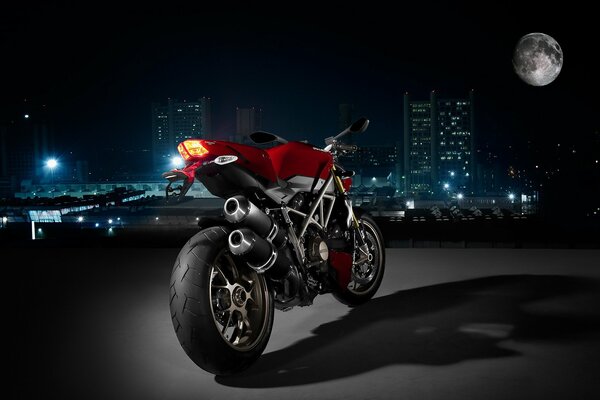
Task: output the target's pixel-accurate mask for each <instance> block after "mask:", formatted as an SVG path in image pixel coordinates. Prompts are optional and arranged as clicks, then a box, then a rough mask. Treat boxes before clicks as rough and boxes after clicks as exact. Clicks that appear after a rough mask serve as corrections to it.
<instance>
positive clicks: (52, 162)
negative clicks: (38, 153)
mask: <svg viewBox="0 0 600 400" xmlns="http://www.w3.org/2000/svg"><path fill="white" fill-rule="evenodd" d="M46 166H47V167H48V168H50V169H54V168H56V167H57V166H58V161H56V159H55V158H51V159H49V160H48V161H46Z"/></svg>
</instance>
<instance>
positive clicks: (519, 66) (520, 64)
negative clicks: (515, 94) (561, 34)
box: [513, 33, 563, 86]
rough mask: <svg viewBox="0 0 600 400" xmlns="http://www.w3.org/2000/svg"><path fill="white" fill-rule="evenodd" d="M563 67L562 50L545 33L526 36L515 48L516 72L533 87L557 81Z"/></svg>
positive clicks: (514, 61) (514, 62)
mask: <svg viewBox="0 0 600 400" xmlns="http://www.w3.org/2000/svg"><path fill="white" fill-rule="evenodd" d="M562 65H563V52H562V49H561V48H560V46H559V44H558V42H557V41H556V40H554V38H552V37H551V36H549V35H546V34H544V33H530V34H528V35H525V36H523V37H522V38H521V39H519V42H518V43H517V46H516V47H515V52H514V54H513V67H514V69H515V72H516V73H517V75H519V77H520V78H521V79H522V80H523V81H524V82H525V83H528V84H530V85H532V86H545V85H547V84H549V83H550V82H552V81H553V80H555V79H556V77H557V76H558V74H559V73H560V70H561V69H562Z"/></svg>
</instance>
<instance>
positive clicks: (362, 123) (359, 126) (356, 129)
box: [350, 117, 369, 133]
mask: <svg viewBox="0 0 600 400" xmlns="http://www.w3.org/2000/svg"><path fill="white" fill-rule="evenodd" d="M368 126H369V120H368V119H366V118H365V117H361V118H359V119H358V120H356V122H354V123H353V124H352V125H351V126H350V132H351V133H363V132H364V131H366V130H367V127H368Z"/></svg>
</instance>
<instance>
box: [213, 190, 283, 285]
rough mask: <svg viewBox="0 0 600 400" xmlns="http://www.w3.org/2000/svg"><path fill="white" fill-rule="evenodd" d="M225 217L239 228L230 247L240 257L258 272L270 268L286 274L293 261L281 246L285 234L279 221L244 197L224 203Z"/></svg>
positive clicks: (230, 239) (230, 237)
mask: <svg viewBox="0 0 600 400" xmlns="http://www.w3.org/2000/svg"><path fill="white" fill-rule="evenodd" d="M223 212H224V214H225V219H226V220H227V221H229V222H231V223H232V224H235V225H239V226H240V228H238V229H236V230H234V231H233V232H231V233H230V234H229V250H230V251H231V253H232V254H234V255H236V256H241V257H242V258H244V260H245V261H246V262H247V263H248V265H249V266H250V267H252V268H253V269H254V270H255V271H256V272H258V273H264V272H265V271H271V274H272V275H273V276H275V277H283V276H286V275H287V274H288V272H289V270H290V265H292V262H291V261H290V260H289V259H288V257H287V256H286V255H285V253H284V252H283V251H279V250H278V249H279V248H281V247H282V245H283V244H285V241H286V234H285V232H284V231H283V230H280V229H279V226H278V225H277V222H276V221H275V220H274V219H273V218H271V217H270V216H268V215H267V214H265V213H264V212H263V211H262V210H261V209H259V208H258V207H257V206H255V205H254V204H253V203H252V202H251V201H249V200H248V199H247V198H245V197H244V196H234V197H230V198H229V199H227V201H225V205H224V206H223Z"/></svg>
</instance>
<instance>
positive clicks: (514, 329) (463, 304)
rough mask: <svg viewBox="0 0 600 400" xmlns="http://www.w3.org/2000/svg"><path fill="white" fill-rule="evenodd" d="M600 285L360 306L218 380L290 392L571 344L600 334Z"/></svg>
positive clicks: (454, 286)
mask: <svg viewBox="0 0 600 400" xmlns="http://www.w3.org/2000/svg"><path fill="white" fill-rule="evenodd" d="M599 288H600V285H599V284H598V282H597V281H594V280H591V279H586V278H575V277H570V276H558V275H505V276H493V277H486V278H479V279H472V280H467V281H461V282H452V283H444V284H438V285H433V286H428V287H421V288H415V289H410V290H403V291H399V292H396V293H393V294H391V295H388V296H383V297H378V298H375V299H372V300H371V301H370V302H368V303H367V304H365V305H363V306H360V307H356V308H352V309H351V310H350V312H349V313H348V314H347V315H345V316H343V317H342V318H340V319H339V320H336V321H332V322H329V323H326V324H323V325H321V326H319V327H318V328H316V329H315V330H314V331H313V334H314V336H311V337H308V338H306V339H303V340H301V341H299V342H297V343H294V344H292V345H291V346H289V347H287V348H284V349H281V350H278V351H275V352H272V353H268V354H264V355H263V356H262V357H261V358H260V359H259V360H258V362H257V363H256V364H255V365H253V366H252V367H251V368H250V369H248V370H247V371H245V372H243V373H241V374H238V375H234V376H227V377H222V376H218V377H216V378H215V380H216V381H217V382H218V383H220V384H222V385H226V386H232V387H244V388H269V387H282V386H294V385H302V384H308V383H316V382H324V381H330V380H334V379H339V378H344V377H349V376H354V375H358V374H361V373H365V372H368V371H372V370H375V369H378V368H381V367H385V366H388V365H398V364H413V365H415V364H417V365H419V364H420V365H437V366H439V365H449V364H454V363H458V362H460V361H464V360H472V359H487V358H497V357H510V356H518V355H520V353H518V352H517V351H515V350H512V349H509V348H505V347H503V346H502V342H504V341H506V340H516V341H523V342H526V341H538V340H544V341H566V340H572V339H574V338H576V337H577V336H578V335H581V334H585V333H589V332H595V331H598V330H599V328H600V315H597V314H596V315H590V314H585V313H584V312H582V311H581V310H582V308H585V309H586V310H588V311H589V310H590V309H593V308H594V307H592V306H591V304H590V299H591V301H594V302H595V303H596V305H598V303H599V302H598V300H599V298H598V295H597V293H600V291H599V290H598V289H599ZM573 294H577V296H569V295H573ZM581 296H584V297H581ZM585 296H587V297H585ZM590 296H592V297H590ZM583 298H585V299H584V300H582V299H583ZM582 306H584V307H582ZM596 308H597V307H596Z"/></svg>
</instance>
